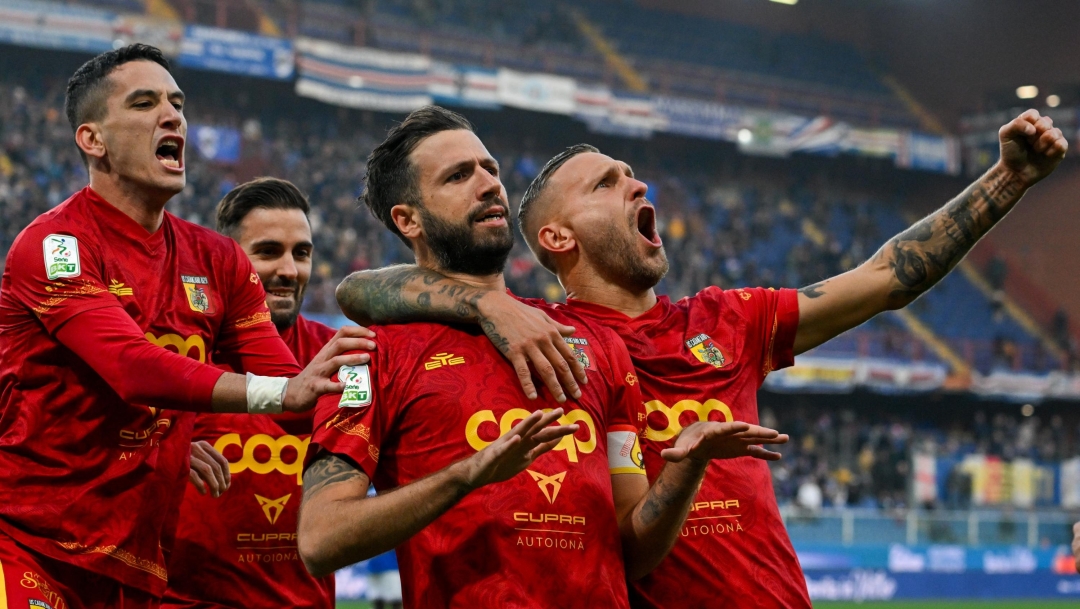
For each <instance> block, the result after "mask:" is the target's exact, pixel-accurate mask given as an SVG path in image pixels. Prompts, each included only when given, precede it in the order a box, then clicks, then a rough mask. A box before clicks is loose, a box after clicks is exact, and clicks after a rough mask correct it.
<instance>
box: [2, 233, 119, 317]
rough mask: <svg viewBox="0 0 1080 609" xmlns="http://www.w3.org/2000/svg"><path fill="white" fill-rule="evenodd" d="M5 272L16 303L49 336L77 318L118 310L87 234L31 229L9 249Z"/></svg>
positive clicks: (90, 238)
mask: <svg viewBox="0 0 1080 609" xmlns="http://www.w3.org/2000/svg"><path fill="white" fill-rule="evenodd" d="M7 269H8V271H9V273H8V279H9V284H8V287H7V289H8V290H10V292H11V295H12V296H13V297H14V299H15V300H16V301H17V302H19V303H20V304H22V305H23V306H25V307H26V308H27V309H29V310H30V311H33V313H34V315H36V316H37V318H38V319H40V320H41V323H42V324H43V325H44V326H45V329H46V330H47V331H48V332H49V334H52V335H55V334H56V330H57V329H58V328H59V327H60V326H62V325H63V324H64V323H65V322H66V321H68V320H69V319H71V318H72V317H74V316H75V315H78V314H79V313H83V312H85V311H90V310H93V309H101V308H104V307H116V308H117V309H121V308H122V307H121V305H120V301H119V300H118V299H117V298H116V297H115V296H113V295H112V294H110V293H109V290H108V288H107V287H106V283H105V281H104V278H103V277H102V272H103V269H104V265H103V264H102V262H101V255H100V252H99V251H98V250H97V244H96V240H95V239H93V238H92V237H90V236H88V235H82V234H77V233H76V231H69V230H63V229H57V228H55V227H52V228H50V227H45V226H32V227H30V228H28V229H26V231H24V232H23V234H21V235H20V236H19V238H18V239H16V240H15V243H14V244H13V245H12V247H11V250H10V251H9V252H8V258H7ZM125 315H126V313H125Z"/></svg>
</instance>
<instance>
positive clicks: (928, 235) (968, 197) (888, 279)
mask: <svg viewBox="0 0 1080 609" xmlns="http://www.w3.org/2000/svg"><path fill="white" fill-rule="evenodd" d="M998 138H999V139H1000V141H1001V159H1000V160H999V161H998V162H997V164H996V165H994V166H993V167H991V168H990V170H989V171H987V172H986V174H984V175H983V176H982V177H981V178H979V179H978V180H977V181H976V182H975V183H974V184H972V185H971V186H969V187H968V188H967V189H966V190H964V192H962V193H960V195H959V196H957V197H956V198H955V199H953V200H952V201H949V202H948V203H947V204H946V205H945V206H944V207H942V208H941V209H939V210H938V211H936V212H934V213H933V214H931V215H929V216H927V217H926V218H923V219H922V220H920V221H919V222H917V223H915V224H914V225H913V226H911V227H910V228H908V229H907V230H905V231H904V232H902V233H900V234H899V235H897V236H895V237H893V238H892V239H891V240H889V242H888V243H886V244H885V245H883V246H882V247H881V249H880V250H878V252H877V253H876V254H874V256H873V258H871V259H870V260H868V261H867V262H865V263H863V264H862V265H860V266H859V267H858V268H856V269H854V270H851V271H848V272H847V273H844V274H842V275H838V276H836V277H833V278H832V279H827V280H825V281H822V282H819V283H815V284H814V285H811V286H808V287H805V288H803V289H801V290H799V329H798V332H797V333H796V335H795V353H802V352H804V351H807V350H808V349H812V348H814V347H816V346H818V345H820V344H821V343H823V342H825V341H827V340H829V339H831V338H833V337H834V336H836V335H838V334H840V333H841V332H844V331H846V330H849V329H851V328H854V327H855V326H857V325H859V324H861V323H863V322H864V321H866V320H868V319H870V318H871V317H873V316H875V315H877V314H878V313H881V312H882V311H886V310H892V309H900V308H903V307H905V306H907V305H908V304H910V303H911V302H912V301H914V300H915V299H916V298H918V297H919V296H920V295H922V294H923V293H924V292H926V291H927V290H929V289H930V288H932V287H933V286H934V284H936V283H937V282H939V281H941V279H942V278H944V277H945V275H947V274H948V273H949V271H951V270H952V269H953V267H955V266H956V265H957V264H959V262H960V261H961V260H962V259H963V258H964V256H965V255H967V253H968V251H970V250H971V248H972V247H973V246H974V245H975V243H977V242H978V241H979V239H981V238H982V237H983V235H985V234H986V233H987V232H989V231H990V229H991V228H993V226H994V225H995V224H997V223H998V222H999V221H1000V220H1001V219H1002V218H1004V217H1005V214H1007V213H1009V211H1010V210H1011V209H1012V208H1013V207H1014V206H1015V205H1016V203H1017V202H1019V201H1020V198H1021V197H1023V196H1024V193H1025V192H1027V189H1028V188H1030V187H1031V186H1033V185H1034V184H1035V183H1037V182H1038V181H1039V180H1041V179H1043V178H1045V177H1046V176H1048V175H1050V173H1051V172H1052V171H1054V168H1056V167H1057V165H1058V163H1060V162H1061V159H1062V158H1064V156H1065V152H1066V150H1067V149H1068V144H1067V143H1066V141H1065V138H1064V137H1063V136H1062V134H1061V130H1060V129H1056V128H1054V126H1053V121H1051V120H1050V118H1049V117H1045V116H1040V115H1039V113H1038V112H1036V111H1035V110H1028V111H1027V112H1025V113H1023V114H1021V115H1020V116H1019V117H1017V118H1016V119H1015V120H1013V121H1012V122H1010V123H1009V124H1007V125H1005V126H1004V127H1002V128H1001V130H1000V131H999V132H998Z"/></svg>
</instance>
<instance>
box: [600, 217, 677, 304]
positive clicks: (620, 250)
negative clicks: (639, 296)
mask: <svg viewBox="0 0 1080 609" xmlns="http://www.w3.org/2000/svg"><path fill="white" fill-rule="evenodd" d="M630 230H631V233H630V234H629V236H627V233H626V231H624V230H621V229H620V228H619V227H618V226H617V225H615V224H608V225H606V226H605V228H604V230H603V232H602V234H600V235H599V236H598V238H597V240H596V247H590V248H589V252H590V253H589V257H590V258H592V259H593V260H594V261H595V263H596V268H597V272H598V273H599V274H600V275H601V276H602V277H603V278H604V279H606V280H608V281H610V282H611V283H614V284H616V285H620V286H623V287H624V288H626V289H628V290H630V291H631V292H644V291H646V290H650V289H652V288H654V287H656V284H658V283H660V280H661V279H663V278H664V276H665V275H667V272H668V260H667V253H666V252H665V251H664V248H663V247H661V248H660V250H659V251H658V252H657V253H656V255H655V256H653V257H651V258H650V257H647V256H644V255H642V254H641V251H640V250H639V249H638V248H637V247H636V243H635V241H636V240H637V236H638V229H637V225H636V224H635V223H634V221H633V219H631V222H630Z"/></svg>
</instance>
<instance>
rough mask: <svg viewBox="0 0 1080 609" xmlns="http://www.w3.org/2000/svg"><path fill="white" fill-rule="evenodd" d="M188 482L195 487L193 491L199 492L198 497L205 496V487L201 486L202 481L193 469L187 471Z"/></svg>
mask: <svg viewBox="0 0 1080 609" xmlns="http://www.w3.org/2000/svg"><path fill="white" fill-rule="evenodd" d="M188 480H190V481H191V483H192V484H194V485H195V490H197V491H199V494H200V495H205V494H206V485H205V484H203V481H202V479H201V478H199V474H196V473H195V469H194V468H192V469H189V470H188Z"/></svg>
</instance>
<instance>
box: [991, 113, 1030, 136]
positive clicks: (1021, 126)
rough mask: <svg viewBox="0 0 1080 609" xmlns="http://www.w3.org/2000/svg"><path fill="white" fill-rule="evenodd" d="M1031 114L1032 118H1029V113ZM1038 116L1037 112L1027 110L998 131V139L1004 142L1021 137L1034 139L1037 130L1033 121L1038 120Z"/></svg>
mask: <svg viewBox="0 0 1080 609" xmlns="http://www.w3.org/2000/svg"><path fill="white" fill-rule="evenodd" d="M1032 112H1034V116H1029V113H1032ZM1038 116H1039V113H1038V112H1035V111H1034V110H1028V111H1027V112H1025V113H1023V114H1021V115H1020V116H1018V117H1016V118H1014V119H1013V120H1011V121H1009V122H1008V123H1006V124H1005V125H1004V126H1003V127H1002V128H1001V129H1000V130H998V138H999V139H1000V140H1001V141H1005V140H1011V139H1018V138H1021V137H1025V138H1026V137H1034V136H1035V134H1036V133H1038V129H1036V128H1035V121H1036V120H1038Z"/></svg>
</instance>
